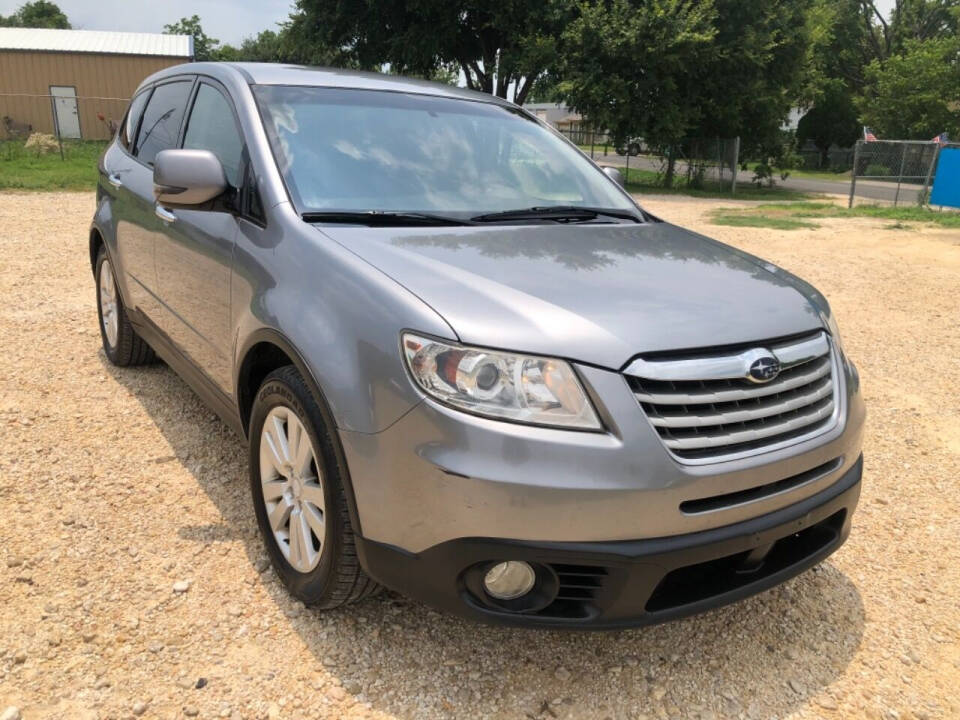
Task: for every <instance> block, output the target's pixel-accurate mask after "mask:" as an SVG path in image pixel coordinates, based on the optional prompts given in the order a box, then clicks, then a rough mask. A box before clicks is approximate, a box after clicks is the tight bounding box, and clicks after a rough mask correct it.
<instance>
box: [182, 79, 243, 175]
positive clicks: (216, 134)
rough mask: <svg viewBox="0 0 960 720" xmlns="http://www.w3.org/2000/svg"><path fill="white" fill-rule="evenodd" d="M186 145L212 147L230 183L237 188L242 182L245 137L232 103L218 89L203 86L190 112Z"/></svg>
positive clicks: (185, 137)
mask: <svg viewBox="0 0 960 720" xmlns="http://www.w3.org/2000/svg"><path fill="white" fill-rule="evenodd" d="M183 147H185V148H191V149H196V150H209V151H210V152H212V153H213V154H214V155H216V156H217V159H218V160H219V161H220V164H221V165H223V172H224V174H225V175H226V176H227V182H229V183H230V185H231V186H233V187H235V188H237V187H240V185H241V184H242V182H241V178H242V175H241V169H242V167H243V138H242V137H241V136H240V131H239V130H238V129H237V123H236V121H235V120H234V117H233V110H232V108H231V107H230V103H229V102H228V101H227V99H226V98H225V97H224V96H223V93H221V92H220V91H219V90H217V89H216V88H214V87H212V86H210V85H207V84H206V83H204V84H202V85H200V88H199V89H198V90H197V98H196V100H194V102H193V110H191V111H190V119H189V121H188V122H187V131H186V133H185V134H184V137H183Z"/></svg>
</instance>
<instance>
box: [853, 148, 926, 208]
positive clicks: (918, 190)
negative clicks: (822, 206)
mask: <svg viewBox="0 0 960 720" xmlns="http://www.w3.org/2000/svg"><path fill="white" fill-rule="evenodd" d="M939 151H940V145H939V144H938V143H936V142H930V141H924V140H871V141H866V140H858V141H857V145H856V147H855V148H854V160H853V170H852V173H851V178H850V199H849V202H848V203H847V206H848V207H853V204H854V202H855V200H856V195H857V181H858V180H866V181H869V182H884V183H891V184H893V183H896V191H895V192H894V199H893V204H894V206H896V205H897V204H898V203H899V202H900V195H901V191H902V190H908V191H909V194H910V195H911V196H913V197H916V198H917V200H918V202H919V204H924V203H925V202H926V198H927V196H928V194H929V193H928V190H929V187H930V181H931V179H932V178H933V172H934V166H935V163H936V159H937V156H938V155H939Z"/></svg>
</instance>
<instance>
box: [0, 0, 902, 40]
mask: <svg viewBox="0 0 960 720" xmlns="http://www.w3.org/2000/svg"><path fill="white" fill-rule="evenodd" d="M24 1H25V0H0V15H9V14H10V13H12V12H13V11H14V10H16V9H17V8H18V7H20V5H22V4H23V2H24ZM54 2H56V3H57V4H58V5H59V6H60V9H61V10H63V11H64V12H65V13H66V14H67V17H68V18H69V19H70V22H71V23H72V24H73V27H75V28H78V29H81V30H130V31H136V32H163V26H164V25H166V24H167V23H173V22H176V21H177V20H179V19H180V18H182V17H189V16H191V15H199V16H200V23H201V25H203V30H204V32H206V33H207V35H210V36H211V37H214V38H217V39H218V40H220V42H222V43H230V44H231V45H237V44H239V43H240V42H241V41H242V40H243V39H244V38H246V37H251V36H253V35H256V34H257V33H258V32H260V31H261V30H275V29H276V23H278V22H280V21H282V20H285V19H286V18H287V16H288V15H289V14H290V6H291V5H292V2H293V0H54ZM893 3H894V0H878V2H877V5H878V7H879V8H880V9H881V11H882V12H884V13H889V12H890V9H891V8H892V7H893Z"/></svg>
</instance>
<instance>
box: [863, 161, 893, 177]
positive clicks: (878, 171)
mask: <svg viewBox="0 0 960 720" xmlns="http://www.w3.org/2000/svg"><path fill="white" fill-rule="evenodd" d="M863 174H864V175H868V176H871V177H888V176H890V175H893V172H892V171H891V170H890V168H888V167H887V166H886V165H881V164H880V163H870V164H869V165H867V169H866V170H864V171H863Z"/></svg>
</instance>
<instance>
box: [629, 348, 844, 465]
mask: <svg viewBox="0 0 960 720" xmlns="http://www.w3.org/2000/svg"><path fill="white" fill-rule="evenodd" d="M757 350H766V351H767V352H768V353H771V354H773V355H774V356H775V357H776V358H777V359H779V360H780V361H781V363H782V370H781V372H780V375H779V376H778V377H776V378H775V379H774V380H772V381H770V382H769V383H756V382H751V381H750V380H748V379H747V378H746V377H742V376H741V377H731V376H730V375H729V373H728V372H727V369H728V368H734V367H737V366H738V363H739V367H740V368H741V372H744V371H743V369H742V368H743V359H744V358H750V357H753V358H755V357H756V352H757ZM701 362H702V365H700V363H701ZM698 367H701V368H702V370H703V373H702V374H700V375H699V376H698V373H697V372H696V369H697V368H698ZM718 369H722V372H719V371H718ZM642 370H648V371H649V372H650V376H649V377H643V376H641V375H639V374H637V373H638V371H642ZM624 372H625V374H626V375H627V379H628V382H629V383H630V387H631V389H632V390H633V392H634V395H635V396H636V398H637V401H638V402H639V403H640V406H641V407H642V408H643V410H644V412H645V413H646V414H647V417H648V418H649V420H650V423H651V425H653V428H654V429H655V430H656V431H657V434H658V435H659V436H660V439H661V440H662V441H663V443H664V445H665V446H666V447H667V448H668V449H669V450H670V452H672V453H673V454H674V455H675V456H677V457H678V458H679V459H681V460H685V459H687V460H690V461H697V460H701V461H709V460H711V459H716V458H724V457H726V456H731V455H733V454H742V453H752V452H763V451H764V450H765V449H767V448H769V447H771V446H775V445H778V444H782V443H783V442H784V441H787V440H793V439H797V438H801V437H802V438H805V437H810V436H812V435H815V434H817V433H818V432H824V431H826V430H827V429H828V428H829V427H830V426H831V422H830V421H831V419H832V418H834V416H835V411H836V409H837V403H838V402H839V399H838V397H837V387H836V382H835V379H834V377H833V375H834V358H833V354H832V351H831V346H830V342H829V336H828V335H827V334H826V333H825V332H817V333H811V334H810V335H807V336H804V337H801V338H799V339H793V340H788V341H784V340H780V341H775V340H774V341H770V342H768V343H762V342H761V343H757V344H756V346H755V347H754V348H749V347H744V346H740V347H738V348H735V349H733V350H731V351H730V352H729V354H724V353H723V352H722V351H716V350H713V351H710V350H705V351H704V353H703V355H702V356H701V357H698V356H697V355H696V353H691V352H689V351H687V352H684V353H682V354H678V356H677V357H676V358H675V359H671V358H669V357H664V356H662V355H660V356H657V357H655V358H653V359H649V360H644V359H638V360H634V361H633V362H632V363H631V364H630V365H629V366H628V367H627V370H625V371H624Z"/></svg>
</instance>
